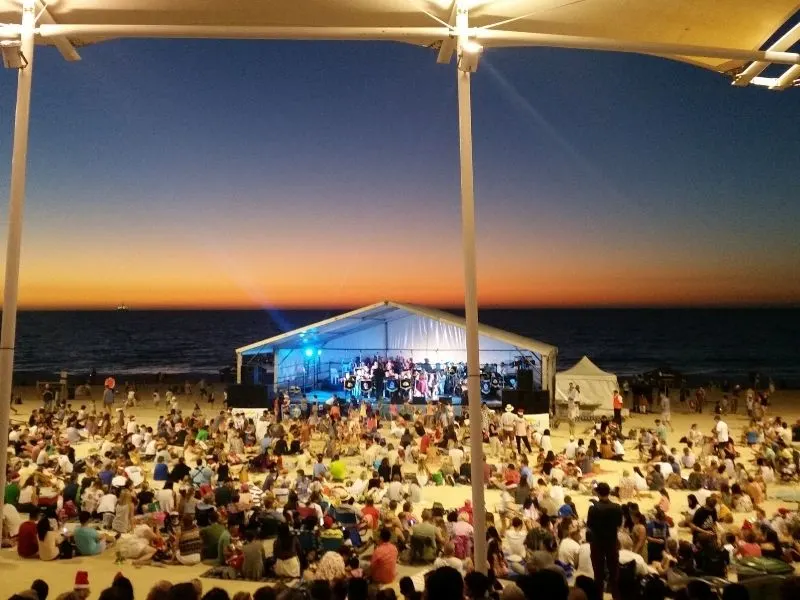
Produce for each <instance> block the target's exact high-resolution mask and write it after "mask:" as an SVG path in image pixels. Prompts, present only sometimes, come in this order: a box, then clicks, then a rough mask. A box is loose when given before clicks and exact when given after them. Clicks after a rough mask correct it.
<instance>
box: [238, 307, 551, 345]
mask: <svg viewBox="0 0 800 600" xmlns="http://www.w3.org/2000/svg"><path fill="white" fill-rule="evenodd" d="M409 315H417V316H422V317H426V318H428V319H431V320H433V321H439V322H442V323H447V324H449V325H455V326H457V327H461V328H462V329H464V328H466V322H465V320H464V318H463V317H458V316H456V315H453V314H450V313H448V312H445V311H442V310H436V309H434V308H427V307H424V306H417V305H414V304H400V303H398V302H389V301H384V302H378V303H376V304H370V305H369V306H365V307H363V308H359V309H356V310H352V311H350V312H347V313H344V314H341V315H338V316H336V317H332V318H330V319H325V320H324V321H319V322H318V323H312V324H310V325H306V326H305V327H301V328H299V329H295V330H293V331H289V332H286V333H282V334H281V335H276V336H274V337H271V338H268V339H265V340H261V341H260V342H255V343H253V344H249V345H247V346H242V347H241V348H237V349H236V353H237V354H245V355H247V354H256V353H258V352H260V351H263V350H265V349H267V348H272V347H278V348H303V347H306V346H324V345H325V344H327V343H328V342H331V341H332V340H335V339H337V338H340V337H343V336H345V335H349V334H351V333H356V332H358V331H363V330H366V329H370V328H372V327H375V326H376V325H378V324H381V323H387V322H391V321H396V320H398V319H402V318H404V317H407V316H409ZM478 332H479V333H480V334H481V335H483V336H486V337H490V338H493V339H496V340H498V341H501V342H504V343H506V344H509V345H511V346H514V347H516V348H519V349H520V350H529V351H531V352H535V353H536V354H540V355H550V354H552V353H554V352H555V351H556V347H555V346H551V345H550V344H545V343H544V342H539V341H537V340H533V339H530V338H526V337H523V336H521V335H517V334H515V333H510V332H508V331H504V330H502V329H497V328H496V327H489V326H488V325H479V327H478Z"/></svg>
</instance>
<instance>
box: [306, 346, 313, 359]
mask: <svg viewBox="0 0 800 600" xmlns="http://www.w3.org/2000/svg"><path fill="white" fill-rule="evenodd" d="M306 356H307V357H308V358H311V357H312V356H314V349H313V348H306Z"/></svg>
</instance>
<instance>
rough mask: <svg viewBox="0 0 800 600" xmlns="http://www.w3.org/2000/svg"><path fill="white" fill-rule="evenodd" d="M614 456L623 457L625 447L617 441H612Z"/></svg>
mask: <svg viewBox="0 0 800 600" xmlns="http://www.w3.org/2000/svg"><path fill="white" fill-rule="evenodd" d="M614 454H619V455H621V456H625V447H624V446H623V445H622V442H621V441H619V439H616V440H614Z"/></svg>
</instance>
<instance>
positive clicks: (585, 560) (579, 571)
mask: <svg viewBox="0 0 800 600" xmlns="http://www.w3.org/2000/svg"><path fill="white" fill-rule="evenodd" d="M587 535H588V533H587ZM581 575H584V576H586V577H589V578H591V579H594V568H593V567H592V548H591V546H589V542H588V541H587V542H584V543H582V544H581V545H580V546H579V547H578V554H577V556H576V557H575V577H579V576H581Z"/></svg>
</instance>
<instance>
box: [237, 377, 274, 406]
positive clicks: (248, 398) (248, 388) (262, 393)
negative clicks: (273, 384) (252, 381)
mask: <svg viewBox="0 0 800 600" xmlns="http://www.w3.org/2000/svg"><path fill="white" fill-rule="evenodd" d="M226 391H227V392H228V406H229V407H231V408H263V409H265V410H272V409H273V408H274V398H272V395H271V394H270V389H269V388H268V387H267V386H265V385H249V384H244V383H242V384H237V385H229V386H228V388H227V390H226Z"/></svg>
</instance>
